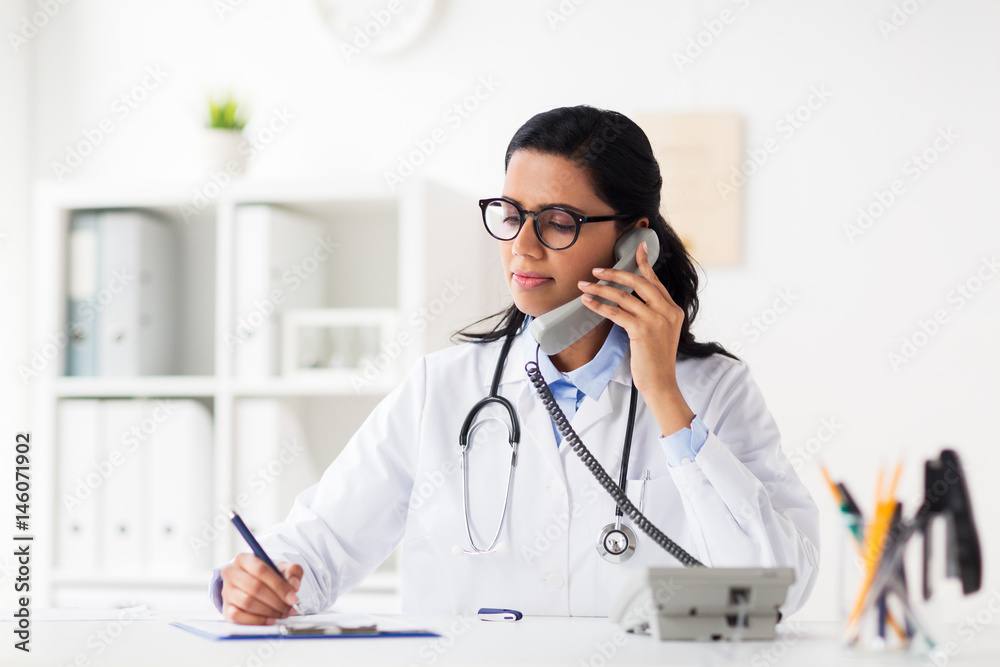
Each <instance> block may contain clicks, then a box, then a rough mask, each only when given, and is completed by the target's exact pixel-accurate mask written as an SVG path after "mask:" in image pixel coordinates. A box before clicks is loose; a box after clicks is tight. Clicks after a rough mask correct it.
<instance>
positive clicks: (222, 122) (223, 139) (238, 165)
mask: <svg viewBox="0 0 1000 667" xmlns="http://www.w3.org/2000/svg"><path fill="white" fill-rule="evenodd" d="M208 112H209V113H208V122H207V123H206V131H205V140H204V155H203V163H204V165H205V168H206V171H207V172H208V173H215V172H219V171H223V172H227V173H228V174H230V175H236V174H239V173H242V172H243V170H244V168H245V167H246V153H247V151H246V150H243V151H241V150H240V145H241V144H242V143H243V142H244V137H243V127H244V126H245V125H246V123H247V116H246V114H245V112H244V109H243V107H242V106H241V105H240V104H239V103H238V102H237V101H236V100H235V98H234V97H233V95H232V93H229V94H227V95H226V96H225V97H224V98H222V99H221V100H216V99H215V98H214V97H209V99H208Z"/></svg>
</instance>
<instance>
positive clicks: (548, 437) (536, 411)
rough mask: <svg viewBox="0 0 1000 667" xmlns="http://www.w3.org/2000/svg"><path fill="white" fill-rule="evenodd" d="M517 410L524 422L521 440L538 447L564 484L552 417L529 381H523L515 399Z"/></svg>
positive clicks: (564, 477)
mask: <svg viewBox="0 0 1000 667" xmlns="http://www.w3.org/2000/svg"><path fill="white" fill-rule="evenodd" d="M517 411H518V414H520V415H521V419H522V421H523V422H524V423H522V424H521V441H522V442H525V441H527V442H530V443H531V446H532V447H535V448H537V449H538V452H539V453H540V454H541V455H542V458H543V459H545V460H546V461H547V462H548V464H549V465H550V466H552V470H553V471H554V472H555V474H556V477H557V478H558V479H559V481H560V482H562V484H563V485H564V486H565V484H566V472H565V470H563V463H562V459H561V458H560V456H559V447H558V446H557V445H556V435H555V432H554V431H553V429H552V419H551V418H550V417H549V413H548V412H547V411H546V410H545V406H544V405H543V404H542V399H541V398H539V397H538V396H537V395H536V394H535V392H534V388H533V387H532V385H531V383H530V382H527V381H526V382H524V385H523V389H522V391H521V394H520V396H519V397H518V401H517Z"/></svg>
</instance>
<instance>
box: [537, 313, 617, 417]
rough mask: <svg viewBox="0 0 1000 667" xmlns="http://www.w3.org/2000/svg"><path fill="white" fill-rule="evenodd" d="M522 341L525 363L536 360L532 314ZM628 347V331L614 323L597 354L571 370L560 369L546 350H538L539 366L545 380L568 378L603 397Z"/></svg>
mask: <svg viewBox="0 0 1000 667" xmlns="http://www.w3.org/2000/svg"><path fill="white" fill-rule="evenodd" d="M524 320H525V321H524V328H523V329H522V333H523V336H522V338H523V344H522V346H521V347H522V349H523V352H524V361H525V363H527V362H529V361H534V360H535V353H536V351H537V349H538V343H537V341H535V339H534V337H533V336H532V335H531V330H530V329H529V328H528V325H529V324H530V323H531V320H532V317H531V316H530V315H527V316H525V318H524ZM627 351H628V334H627V333H626V332H625V330H624V329H622V328H621V327H620V326H618V325H617V324H613V325H612V326H611V332H610V333H609V334H608V337H607V338H606V339H605V340H604V344H603V345H602V346H601V349H600V350H599V351H598V352H597V355H596V356H595V357H594V358H593V359H591V360H590V361H588V362H587V363H586V364H584V365H583V366H581V367H580V368H577V369H575V370H572V371H569V372H568V373H565V374H564V373H561V372H559V369H557V368H556V367H555V366H554V365H553V364H552V361H551V360H550V359H549V357H548V356H547V355H545V354H538V368H539V370H540V371H541V372H542V377H543V378H544V379H545V382H546V383H548V384H552V383H553V382H557V381H559V380H563V381H568V382H569V383H570V384H572V385H573V386H575V387H576V388H577V389H580V390H581V391H583V393H584V394H586V395H587V396H589V397H590V398H591V399H593V400H595V401H596V400H597V399H598V398H600V396H601V394H602V393H603V392H604V388H605V387H607V386H608V382H610V381H611V379H612V377H613V376H614V375H615V371H616V370H618V368H619V366H621V363H622V359H624V358H625V353H626V352H627Z"/></svg>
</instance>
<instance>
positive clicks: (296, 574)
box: [220, 553, 302, 625]
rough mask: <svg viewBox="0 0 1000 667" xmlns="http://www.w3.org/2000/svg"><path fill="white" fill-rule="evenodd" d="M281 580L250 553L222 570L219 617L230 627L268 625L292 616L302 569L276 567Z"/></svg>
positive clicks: (286, 564) (285, 564) (281, 565)
mask: <svg viewBox="0 0 1000 667" xmlns="http://www.w3.org/2000/svg"><path fill="white" fill-rule="evenodd" d="M276 565H277V566H278V569H280V570H281V573H282V575H284V579H282V578H281V577H280V576H278V573H277V572H275V571H274V570H272V569H271V568H270V567H268V566H267V564H266V563H264V561H262V560H261V559H259V558H257V557H256V556H254V555H253V554H251V553H241V554H239V555H238V556H236V558H235V559H234V560H233V562H232V563H230V564H229V565H227V566H226V567H224V568H222V570H221V571H220V574H221V575H222V616H223V618H225V619H226V620H227V621H229V622H231V623H240V624H243V625H271V624H273V623H274V622H275V619H278V618H288V616H290V615H292V614H294V613H295V610H294V609H293V608H292V605H294V604H295V603H297V602H298V597H297V596H296V592H297V591H298V590H299V584H300V583H301V582H302V566H300V565H296V564H294V563H284V562H283V563H276Z"/></svg>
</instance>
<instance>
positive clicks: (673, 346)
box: [580, 243, 694, 436]
mask: <svg viewBox="0 0 1000 667" xmlns="http://www.w3.org/2000/svg"><path fill="white" fill-rule="evenodd" d="M635 257H636V262H637V264H638V266H639V275H636V274H634V273H630V272H628V271H621V270H618V269H601V268H597V269H594V275H595V276H596V277H597V278H598V279H599V280H607V281H610V282H613V283H618V284H619V285H624V286H626V287H630V288H632V289H633V290H634V291H635V294H626V293H625V292H623V291H621V290H619V289H617V288H615V287H612V286H611V285H601V284H598V283H596V282H594V283H590V282H588V283H580V290H581V291H583V292H584V296H583V303H584V304H586V306H587V307H588V308H590V309H591V310H593V311H594V312H596V313H599V314H600V315H602V316H604V317H606V318H608V319H609V320H611V321H612V322H614V323H615V324H617V325H618V326H620V327H621V328H623V329H625V331H627V332H628V337H629V348H630V350H631V355H632V361H631V369H632V381H633V382H634V383H635V388H636V389H637V390H638V391H639V393H640V394H642V397H643V399H645V401H646V404H647V405H648V406H649V408H650V410H651V411H652V412H653V414H654V416H655V417H656V421H657V423H658V424H659V426H660V429H661V430H662V432H663V435H665V436H666V435H671V434H673V433H676V432H677V431H680V430H681V429H683V428H686V427H688V426H690V424H691V420H692V419H694V412H692V411H691V408H690V407H689V406H688V404H687V402H686V401H685V400H684V397H683V395H682V394H681V391H680V388H679V387H678V385H677V346H678V344H679V343H680V338H681V328H682V327H683V325H684V310H683V309H682V308H681V307H680V306H678V305H677V304H676V303H675V302H674V300H673V299H672V298H671V297H670V293H669V292H668V291H667V288H666V287H664V286H663V283H661V282H660V279H659V278H658V277H657V275H656V273H655V272H654V271H653V267H652V266H651V265H650V262H649V256H648V254H647V252H646V244H645V243H641V244H640V245H639V247H638V248H637V249H636V253H635ZM636 295H638V298H637V297H636ZM593 296H600V297H604V298H605V299H608V300H609V301H612V302H614V303H616V304H618V305H617V306H609V305H607V304H603V303H601V302H600V301H598V300H597V299H594V298H592V297H593Z"/></svg>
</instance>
